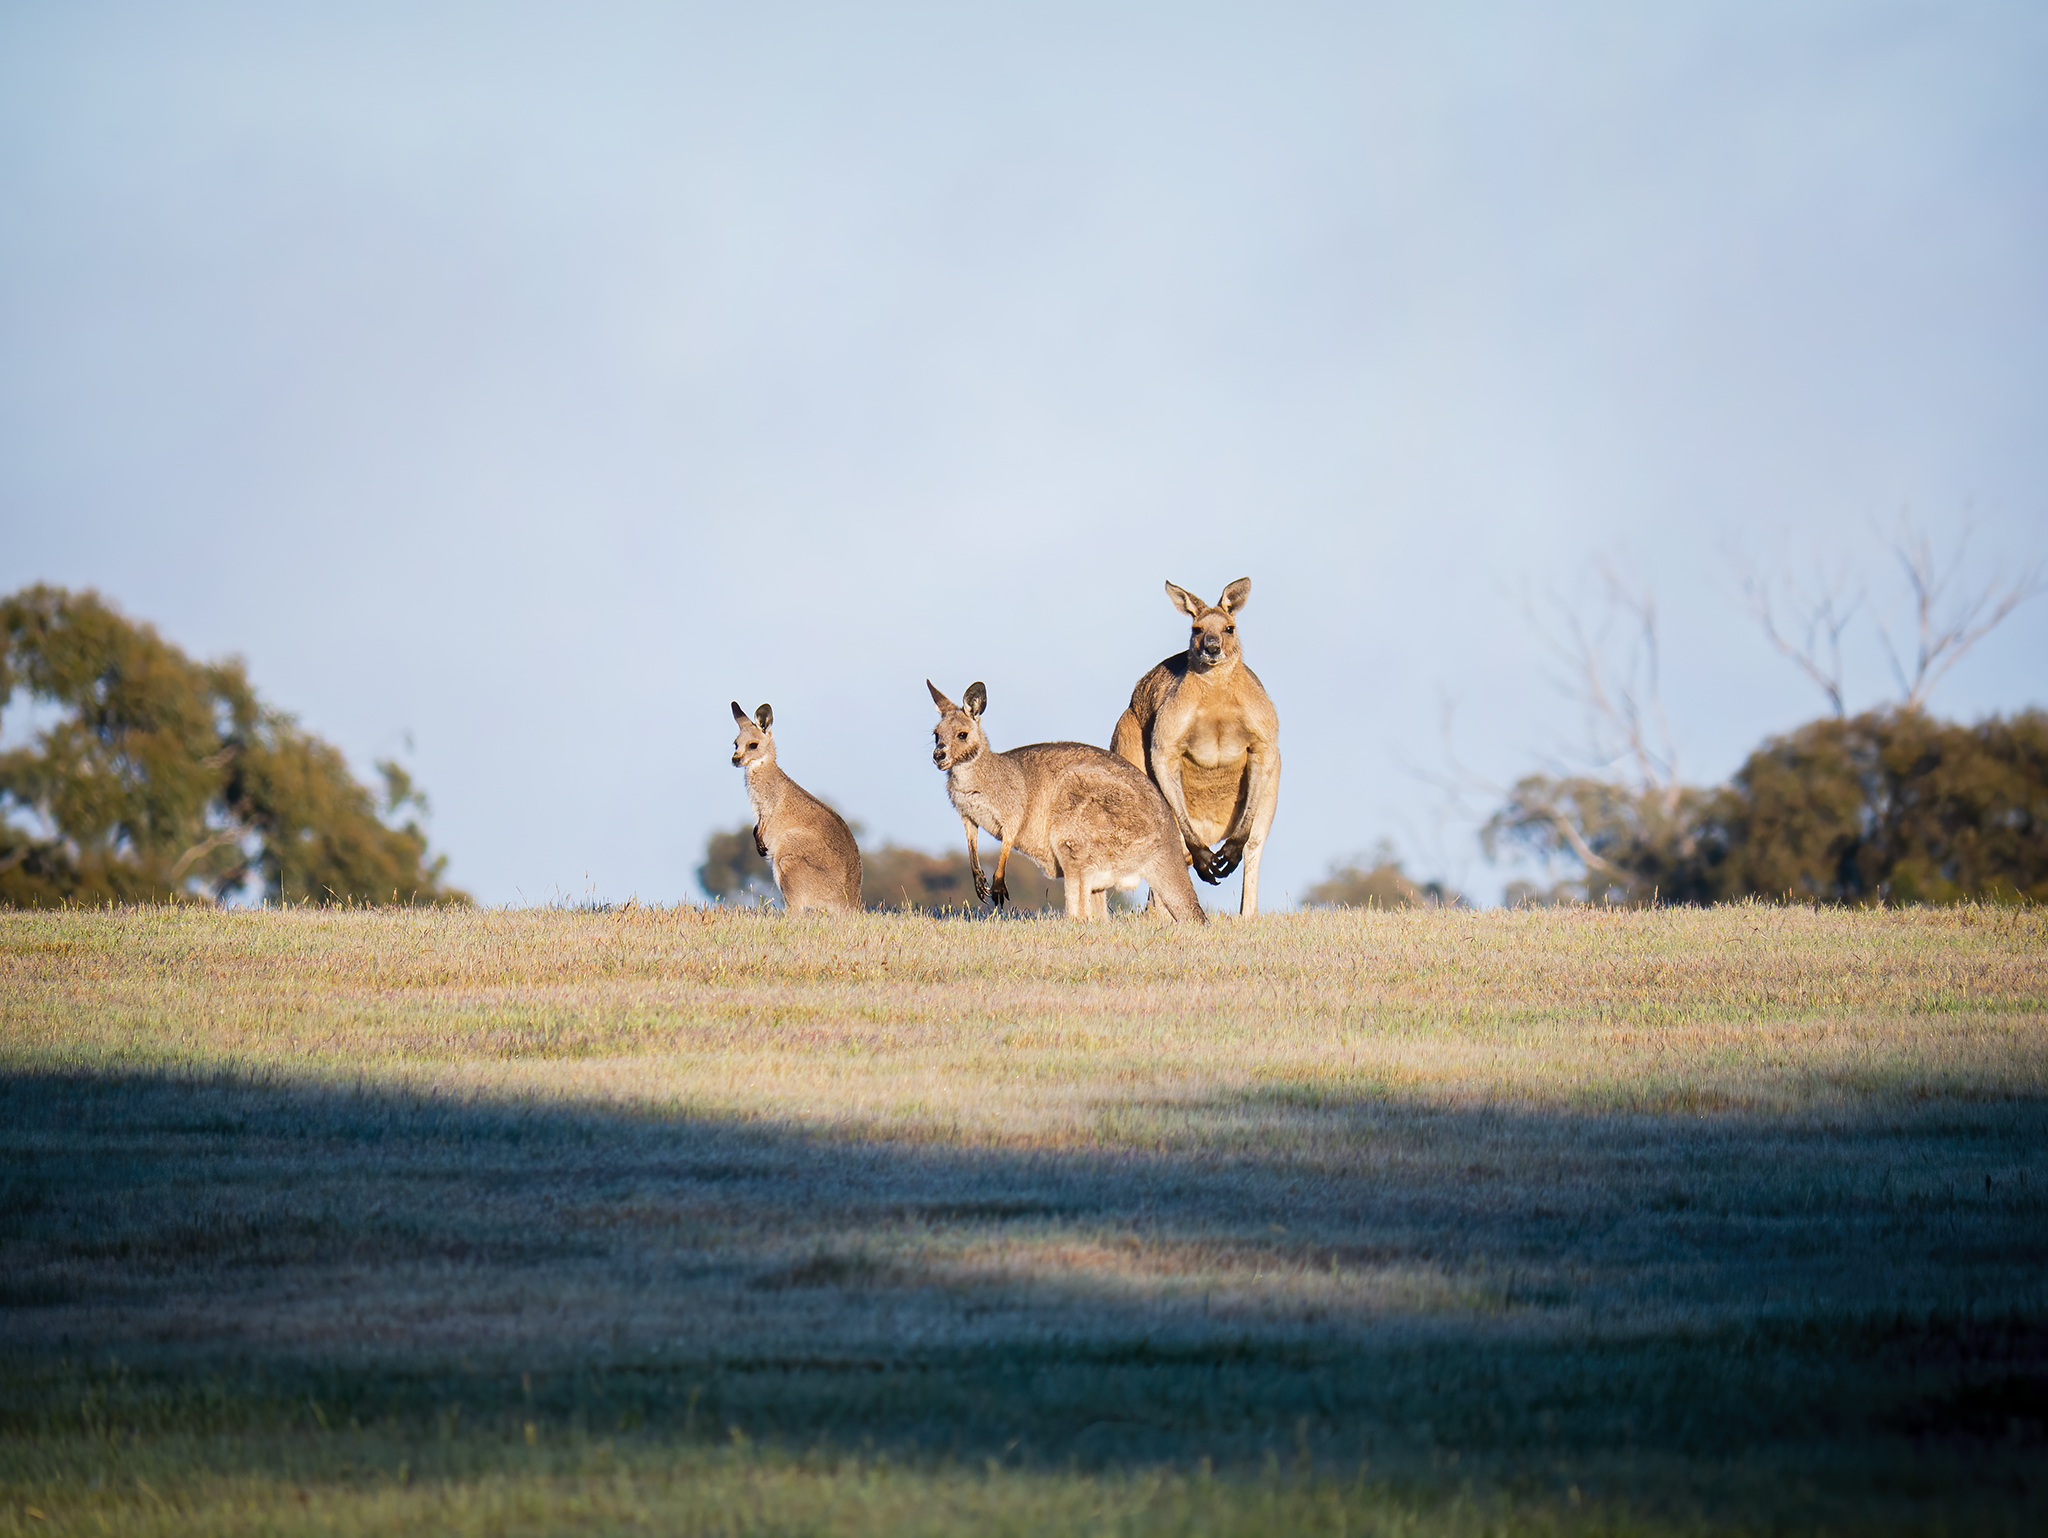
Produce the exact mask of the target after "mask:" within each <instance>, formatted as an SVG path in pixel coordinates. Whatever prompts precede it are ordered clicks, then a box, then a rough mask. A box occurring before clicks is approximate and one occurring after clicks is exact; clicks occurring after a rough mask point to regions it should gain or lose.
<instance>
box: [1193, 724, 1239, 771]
mask: <svg viewBox="0 0 2048 1538" xmlns="http://www.w3.org/2000/svg"><path fill="white" fill-rule="evenodd" d="M1251 746H1252V738H1251V733H1250V732H1248V731H1246V730H1245V729H1244V723H1243V722H1242V721H1240V720H1238V719H1237V718H1236V717H1234V716H1207V715H1198V716H1196V717H1195V719H1194V720H1193V721H1192V722H1191V723H1189V726H1188V732H1187V736H1186V737H1185V738H1184V739H1183V740H1182V743H1181V750H1180V756H1181V757H1182V758H1183V759H1185V760H1186V761H1187V762H1188V763H1191V764H1193V765H1194V766H1195V767H1196V768H1197V769H1211V770H1215V769H1235V768H1238V767H1239V766H1241V765H1242V764H1243V763H1244V761H1245V757H1246V755H1247V754H1248V753H1250V751H1251Z"/></svg>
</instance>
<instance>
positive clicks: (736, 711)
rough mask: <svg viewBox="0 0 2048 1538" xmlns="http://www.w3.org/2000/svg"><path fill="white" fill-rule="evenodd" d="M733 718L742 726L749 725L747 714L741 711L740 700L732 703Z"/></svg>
mask: <svg viewBox="0 0 2048 1538" xmlns="http://www.w3.org/2000/svg"><path fill="white" fill-rule="evenodd" d="M732 718H733V719H734V720H735V721H737V722H739V724H740V725H742V726H745V725H746V724H747V713H746V712H745V711H744V710H742V709H740V702H739V701H738V700H734V701H733V702H732Z"/></svg>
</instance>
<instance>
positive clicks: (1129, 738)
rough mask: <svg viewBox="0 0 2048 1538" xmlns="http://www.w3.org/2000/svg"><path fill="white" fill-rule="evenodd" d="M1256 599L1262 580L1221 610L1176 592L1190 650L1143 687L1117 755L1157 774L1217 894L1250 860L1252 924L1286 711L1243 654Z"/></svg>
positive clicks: (1121, 721)
mask: <svg viewBox="0 0 2048 1538" xmlns="http://www.w3.org/2000/svg"><path fill="white" fill-rule="evenodd" d="M1251 593H1252V579H1251V578H1250V577H1239V578H1238V579H1237V580H1236V581H1235V582H1233V583H1231V584H1230V586H1229V587H1226V588H1225V589H1224V590H1223V596H1222V597H1221V598H1219V599H1217V600H1216V602H1215V603H1214V604H1213V605H1211V604H1205V603H1203V602H1202V600H1201V599H1199V598H1197V597H1196V596H1195V595H1194V594H1193V593H1190V592H1186V591H1184V590H1183V589H1181V588H1177V587H1175V586H1174V585H1173V584H1172V583H1171V582H1169V583H1167V584H1166V596H1167V597H1169V598H1171V599H1172V600H1173V605H1174V607H1175V608H1177V609H1179V610H1180V611H1181V612H1182V613H1184V614H1186V615H1187V616H1188V618H1189V619H1190V620H1192V621H1193V622H1194V629H1193V631H1192V632H1191V633H1190V635H1189V636H1188V649H1187V650H1186V651H1185V652H1182V653H1179V654H1177V655H1175V656H1172V657H1168V658H1167V659H1166V660H1165V661H1164V662H1162V663H1160V664H1159V666H1157V667H1156V668H1153V669H1152V670H1151V671H1150V672H1149V673H1147V674H1146V675H1145V676H1144V677H1143V678H1141V679H1139V680H1138V686H1137V687H1136V688H1135V689H1133V690H1132V691H1131V703H1130V707H1129V708H1128V709H1126V710H1125V711H1124V713H1123V715H1121V716H1120V717H1118V718H1117V723H1116V734H1115V735H1114V736H1113V737H1111V738H1110V751H1111V752H1113V753H1115V754H1116V756H1117V757H1118V758H1121V759H1123V760H1124V761H1125V762H1126V763H1130V764H1135V765H1137V766H1138V768H1140V769H1142V770H1144V771H1145V772H1146V773H1147V774H1149V775H1151V776H1152V780H1153V783H1155V784H1156V785H1158V787H1159V792H1160V794H1161V795H1163V796H1165V797H1166V804H1167V805H1168V806H1170V807H1172V808H1173V815H1174V818H1175V820H1176V821H1177V822H1178V823H1179V824H1180V833H1181V837H1182V838H1183V839H1185V840H1186V842H1187V851H1188V862H1189V863H1190V864H1192V865H1193V866H1194V867H1195V872H1196V874H1198V875H1199V876H1200V877H1201V878H1202V879H1203V880H1204V881H1206V882H1209V883H1210V884H1211V885H1212V886H1213V885H1214V884H1215V883H1216V882H1219V881H1221V880H1222V879H1223V878H1224V877H1225V876H1227V875H1229V874H1230V873H1231V872H1232V871H1234V870H1236V869H1237V866H1238V861H1239V860H1240V859H1242V860H1243V862H1244V901H1243V903H1242V904H1241V905H1240V908H1239V911H1240V912H1241V913H1242V914H1243V915H1244V917H1246V918H1250V917H1252V916H1253V915H1254V914H1256V913H1257V912H1258V911H1259V853H1260V851H1261V850H1263V849H1264V848H1265V846H1266V830H1267V829H1269V828H1271V827H1272V826H1273V809H1274V808H1275V807H1276V806H1278V805H1279V802H1280V713H1279V712H1278V711H1276V710H1275V709H1274V708H1273V702H1272V700H1270V699H1269V698H1267V696H1266V689H1265V686H1264V685H1263V684H1261V683H1260V682H1259V675H1258V674H1256V673H1254V672H1253V671H1252V670H1251V669H1250V668H1248V667H1246V666H1245V663H1244V658H1243V655H1242V653H1241V652H1240V650H1239V648H1238V640H1237V616H1238V613H1239V612H1240V611H1241V610H1242V609H1243V608H1244V605H1245V600H1246V599H1247V598H1249V597H1251ZM1218 839H1221V840H1222V841H1223V847H1222V848H1221V849H1220V850H1217V851H1216V852H1214V853H1211V852H1210V848H1209V846H1210V845H1211V844H1213V843H1215V842H1216V841H1217V840H1218Z"/></svg>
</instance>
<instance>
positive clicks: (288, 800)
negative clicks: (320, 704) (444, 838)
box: [0, 585, 469, 907]
mask: <svg viewBox="0 0 2048 1538" xmlns="http://www.w3.org/2000/svg"><path fill="white" fill-rule="evenodd" d="M0 709H4V710H7V711H9V712H10V713H11V712H15V711H19V712H20V714H21V715H22V716H24V717H26V718H27V720H28V722H29V726H28V729H27V732H26V735H27V737H28V739H29V740H27V741H26V742H25V743H24V744H22V745H20V746H17V747H15V748H13V749H11V750H9V751H6V752H0V902H4V903H8V904H12V905H16V906H30V907H35V906H46V905H50V904H56V903H62V902H107V901H113V902H158V901H168V900H176V899H181V898H188V897H213V898H216V899H219V898H225V897H227V896H229V895H232V894H233V893H235V892H237V891H239V890H241V889H242V888H243V887H244V886H245V885H246V884H247V883H248V882H249V881H250V879H251V878H252V877H254V878H256V879H257V880H259V881H260V883H261V887H262V893H263V896H264V898H265V899H266V900H269V901H273V902H278V901H282V902H300V901H313V902H334V901H356V902H392V901H398V902H467V901H468V900H469V899H468V897H467V895H466V894H464V893H462V892H459V891H456V890H455V889H454V888H452V887H449V886H446V885H444V884H443V882H442V880H441V873H442V871H443V869H444V868H445V867H446V864H447V859H446V857H445V856H438V857H436V858H434V859H432V860H429V859H428V857H427V838H426V834H425V833H424V832H422V831H421V829H420V826H419V822H418V820H417V817H408V818H407V820H406V821H404V822H403V823H402V824H397V825H394V820H395V819H396V818H397V817H398V816H399V815H400V814H401V813H405V812H407V811H408V810H411V811H413V812H424V811H425V808H426V800H425V798H424V797H423V796H422V795H421V794H420V793H419V791H418V790H417V789H416V788H415V787H414V786H413V784H412V782H411V780H410V778H409V777H408V776H407V775H406V773H405V771H404V770H403V769H402V768H400V767H399V766H398V765H397V764H395V763H392V762H389V761H386V762H383V763H380V764H378V766H377V768H378V772H379V773H380V775H381V776H382V778H383V781H384V786H383V794H382V796H381V797H378V796H374V795H373V794H372V792H371V791H370V790H369V789H368V788H366V787H365V786H363V785H362V784H360V783H359V782H358V781H357V780H356V779H355V778H354V776H353V775H351V774H350V773H349V769H348V764H347V761H346V760H345V759H344V758H343V757H342V755H341V753H340V751H339V750H338V749H336V748H335V747H333V746H332V745H331V744H329V743H326V742H323V741H321V740H320V739H319V738H318V737H315V736H313V735H312V734H311V733H309V732H307V731H305V730H303V729H302V728H301V727H300V726H299V724H298V723H297V722H296V721H295V720H294V719H293V718H292V717H291V716H289V715H287V714H286V713H284V712H283V711H281V710H277V709H275V708H273V707H271V706H269V705H266V704H264V703H263V701H262V700H260V699H259V698H258V697H257V695H256V693H255V691H254V689H252V688H251V687H250V684H249V681H248V678H247V676H246V674H245V673H244V671H243V668H242V664H241V663H240V662H239V661H236V660H230V661H227V662H219V663H200V662H194V661H193V660H192V659H191V658H189V657H187V656H186V655H185V654H184V652H182V651H180V650H179V649H178V648H177V647H176V646H174V645H172V644H171V643H170V642H168V641H166V640H164V639H163V638H162V637H161V636H159V635H158V634H157V632H156V630H155V629H154V628H153V627H152V626H149V625H147V624H140V623H137V622H135V621H132V620H129V619H128V618H126V617H125V616H124V615H122V614H121V613H120V612H119V611H118V610H116V609H115V608H114V607H113V606H112V605H110V604H108V603H107V602H105V601H104V600H103V599H101V598H100V596H99V595H98V594H97V593H93V592H90V591H87V592H81V593H71V592H67V591H65V590H64V589H62V588H54V587H46V586H42V585H38V586H35V587H31V588H27V589H24V590H23V591H21V592H19V593H16V594H13V595H12V596H10V597H8V598H5V599H0Z"/></svg>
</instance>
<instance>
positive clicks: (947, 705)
mask: <svg viewBox="0 0 2048 1538" xmlns="http://www.w3.org/2000/svg"><path fill="white" fill-rule="evenodd" d="M924 686H925V687H926V688H927V689H929V690H931V691H932V703H933V704H934V705H936V706H938V707H939V714H940V715H942V716H943V715H949V714H951V713H952V712H953V711H956V710H958V709H959V708H960V707H959V706H958V705H955V704H954V703H953V702H952V701H951V700H949V699H947V698H946V697H945V695H943V694H941V693H940V692H939V686H938V685H937V684H935V683H933V682H932V681H931V680H930V679H929V678H927V679H926V680H925V681H924Z"/></svg>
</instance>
